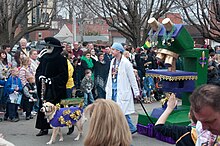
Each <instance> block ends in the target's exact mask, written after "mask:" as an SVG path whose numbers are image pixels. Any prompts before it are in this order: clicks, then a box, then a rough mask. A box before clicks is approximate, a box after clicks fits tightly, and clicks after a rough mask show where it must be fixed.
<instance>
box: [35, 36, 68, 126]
mask: <svg viewBox="0 0 220 146" xmlns="http://www.w3.org/2000/svg"><path fill="white" fill-rule="evenodd" d="M44 40H45V44H44V45H45V49H43V50H42V51H41V52H40V53H39V58H40V64H39V66H38V68H37V70H36V75H35V78H36V85H37V91H38V97H39V98H40V97H41V80H42V79H44V81H46V85H45V86H46V89H45V93H44V96H43V98H44V99H43V100H45V101H47V102H51V103H53V104H54V105H56V104H57V103H60V101H61V99H64V98H66V83H67V80H68V66H67V60H66V58H65V57H63V56H62V55H61V54H60V53H61V52H62V51H63V47H62V46H61V43H60V41H59V40H57V39H56V38H54V37H47V38H45V39H44ZM39 107H40V108H41V107H42V101H41V100H40V103H39ZM40 108H39V109H40ZM35 127H36V128H37V129H41V130H42V129H49V128H50V125H49V124H48V123H47V120H46V119H45V117H44V113H42V112H40V111H39V112H38V115H37V120H36V126H35Z"/></svg>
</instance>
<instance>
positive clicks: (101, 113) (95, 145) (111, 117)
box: [84, 99, 132, 146]
mask: <svg viewBox="0 0 220 146" xmlns="http://www.w3.org/2000/svg"><path fill="white" fill-rule="evenodd" d="M88 112H89V113H90V115H91V119H90V127H89V131H88V134H87V136H86V138H85V141H84V146H130V145H131V140H132V138H131V132H130V130H129V127H128V124H127V121H126V119H125V115H124V114H123V113H122V110H121V109H120V107H119V106H118V105H117V104H116V103H115V102H113V101H112V100H105V99H98V100H96V101H95V102H94V103H93V104H92V105H90V106H88V107H87V108H86V110H85V113H88Z"/></svg>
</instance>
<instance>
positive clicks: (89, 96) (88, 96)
mask: <svg viewBox="0 0 220 146" xmlns="http://www.w3.org/2000/svg"><path fill="white" fill-rule="evenodd" d="M93 102H94V98H93V95H92V92H89V93H85V92H84V108H85V107H86V106H87V105H89V104H90V103H93Z"/></svg>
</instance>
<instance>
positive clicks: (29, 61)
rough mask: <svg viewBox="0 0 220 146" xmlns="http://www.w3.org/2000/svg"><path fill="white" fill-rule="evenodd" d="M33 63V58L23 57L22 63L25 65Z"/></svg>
mask: <svg viewBox="0 0 220 146" xmlns="http://www.w3.org/2000/svg"><path fill="white" fill-rule="evenodd" d="M30 64H31V60H30V58H29V57H23V58H21V65H22V66H24V67H27V66H29V65H30Z"/></svg>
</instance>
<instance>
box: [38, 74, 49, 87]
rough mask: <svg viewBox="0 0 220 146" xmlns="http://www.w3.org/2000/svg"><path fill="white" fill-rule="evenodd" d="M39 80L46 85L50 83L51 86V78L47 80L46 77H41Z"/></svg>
mask: <svg viewBox="0 0 220 146" xmlns="http://www.w3.org/2000/svg"><path fill="white" fill-rule="evenodd" d="M39 80H44V81H45V83H48V84H49V85H51V83H52V82H51V79H50V78H46V77H45V76H40V77H39Z"/></svg>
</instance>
